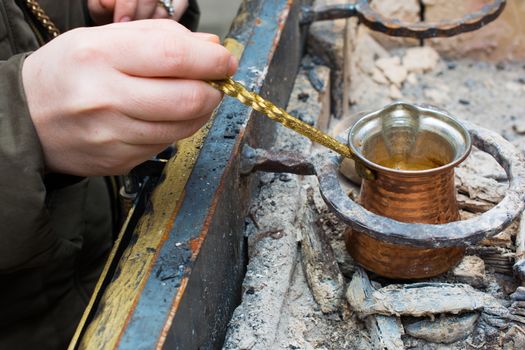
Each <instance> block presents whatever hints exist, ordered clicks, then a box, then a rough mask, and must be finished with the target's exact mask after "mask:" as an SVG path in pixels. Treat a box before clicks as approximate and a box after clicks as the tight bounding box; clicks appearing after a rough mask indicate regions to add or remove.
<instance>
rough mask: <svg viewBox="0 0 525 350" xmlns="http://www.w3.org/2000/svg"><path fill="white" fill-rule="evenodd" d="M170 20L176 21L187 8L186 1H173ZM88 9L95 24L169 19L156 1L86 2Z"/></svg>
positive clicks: (95, 0) (113, 0)
mask: <svg viewBox="0 0 525 350" xmlns="http://www.w3.org/2000/svg"><path fill="white" fill-rule="evenodd" d="M173 8H174V13H173V16H172V17H171V19H174V20H176V21H178V20H179V19H180V17H181V16H182V14H183V13H184V12H186V9H187V8H188V0H173ZM88 9H89V13H90V15H91V18H92V19H93V21H94V22H95V24H98V25H101V24H108V23H111V22H127V21H133V20H137V19H150V18H154V19H159V18H169V15H168V12H167V11H166V9H165V8H164V7H163V6H162V5H161V4H160V3H159V1H158V0H88Z"/></svg>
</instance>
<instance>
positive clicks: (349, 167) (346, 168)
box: [339, 158, 362, 185]
mask: <svg viewBox="0 0 525 350" xmlns="http://www.w3.org/2000/svg"><path fill="white" fill-rule="evenodd" d="M339 172H340V173H341V174H343V176H344V177H346V178H347V179H348V180H350V181H351V182H352V183H354V184H356V185H361V181H362V179H361V177H360V176H359V174H358V173H357V171H356V170H355V161H354V160H353V159H350V158H345V159H343V161H342V162H341V165H340V166H339Z"/></svg>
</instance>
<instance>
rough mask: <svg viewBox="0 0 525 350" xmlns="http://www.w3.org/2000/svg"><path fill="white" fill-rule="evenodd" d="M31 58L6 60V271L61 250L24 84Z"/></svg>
mask: <svg viewBox="0 0 525 350" xmlns="http://www.w3.org/2000/svg"><path fill="white" fill-rule="evenodd" d="M25 57H26V54H19V55H15V56H13V57H11V58H10V59H9V60H7V61H0V205H1V206H2V209H1V210H0V225H1V226H0V273H5V272H10V271H13V270H18V269H20V268H27V267H33V266H38V265H40V264H42V263H44V262H46V261H47V260H48V259H49V257H50V256H51V255H52V254H53V252H54V251H55V250H56V249H58V239H57V238H56V237H55V236H54V235H53V232H52V230H51V228H50V224H49V214H48V212H47V210H46V206H45V200H46V188H45V185H44V182H43V174H44V160H43V154H42V149H41V145H40V141H39V139H38V135H37V133H36V130H35V128H34V126H33V123H32V120H31V117H30V114H29V109H28V107H27V102H26V97H25V93H24V89H23V86H22V77H21V68H22V64H23V61H24V58H25Z"/></svg>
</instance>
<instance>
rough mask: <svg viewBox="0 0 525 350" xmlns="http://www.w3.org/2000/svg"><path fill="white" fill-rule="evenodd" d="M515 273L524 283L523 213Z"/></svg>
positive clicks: (517, 242)
mask: <svg viewBox="0 0 525 350" xmlns="http://www.w3.org/2000/svg"><path fill="white" fill-rule="evenodd" d="M513 270H514V275H515V276H516V278H518V279H519V280H520V281H521V282H522V283H524V282H525V214H522V215H521V221H520V228H519V230H518V234H517V236H516V257H515V263H514V267H513Z"/></svg>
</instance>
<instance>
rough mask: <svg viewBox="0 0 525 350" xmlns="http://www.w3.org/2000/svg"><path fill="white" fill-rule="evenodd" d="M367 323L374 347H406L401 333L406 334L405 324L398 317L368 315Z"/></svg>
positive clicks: (395, 348) (394, 348)
mask: <svg viewBox="0 0 525 350" xmlns="http://www.w3.org/2000/svg"><path fill="white" fill-rule="evenodd" d="M365 323H366V327H367V328H368V330H369V332H370V338H371V339H372V344H373V345H374V349H384V350H402V349H404V348H405V347H404V345H403V340H402V339H401V335H403V334H404V330H403V325H402V324H401V320H400V319H399V318H398V317H390V316H382V315H376V316H368V317H367V318H366V320H365Z"/></svg>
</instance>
